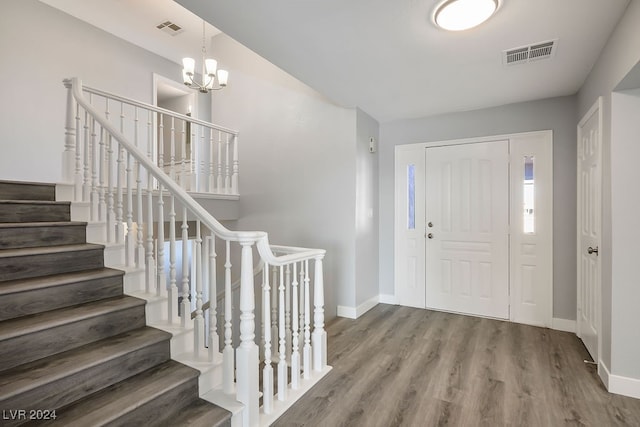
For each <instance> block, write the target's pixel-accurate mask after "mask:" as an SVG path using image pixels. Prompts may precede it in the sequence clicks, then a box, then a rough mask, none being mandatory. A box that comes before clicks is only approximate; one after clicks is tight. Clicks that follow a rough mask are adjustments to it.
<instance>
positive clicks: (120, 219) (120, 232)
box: [116, 142, 125, 245]
mask: <svg viewBox="0 0 640 427" xmlns="http://www.w3.org/2000/svg"><path fill="white" fill-rule="evenodd" d="M116 147H117V150H118V159H117V163H118V166H117V171H116V243H118V244H120V245H121V244H123V243H124V233H125V229H124V202H123V194H122V193H123V191H122V187H123V186H124V168H125V166H124V148H122V144H120V143H119V142H118V145H117V146H116Z"/></svg>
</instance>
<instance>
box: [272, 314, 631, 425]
mask: <svg viewBox="0 0 640 427" xmlns="http://www.w3.org/2000/svg"><path fill="white" fill-rule="evenodd" d="M327 334H328V343H329V349H328V361H329V364H330V365H332V366H333V370H332V371H331V372H330V373H329V374H328V375H327V376H326V377H325V378H324V379H322V380H321V381H320V382H319V383H318V384H317V385H316V386H315V387H314V388H313V389H312V390H311V391H310V392H309V393H307V394H306V395H305V396H304V397H303V398H302V399H301V400H300V401H298V403H296V404H295V405H294V406H293V407H292V408H291V409H289V410H288V411H287V412H286V413H285V414H284V415H283V416H282V417H280V418H279V419H278V420H277V421H276V422H275V423H274V424H273V425H274V426H331V427H333V426H349V427H351V426H366V427H370V426H373V427H376V426H380V427H387V426H411V427H412V426H419V427H422V426H492V427H493V426H533V427H537V426H544V427H546V426H565V425H566V426H569V425H577V426H640V400H638V399H632V398H626V397H623V396H618V395H613V394H609V393H607V391H606V389H605V388H604V386H603V385H602V383H601V382H600V379H599V378H598V376H597V373H596V371H595V367H594V366H592V365H588V364H585V363H584V360H585V359H588V353H587V352H586V350H585V348H584V346H582V343H581V342H580V341H579V340H578V339H577V338H576V336H575V335H574V334H570V333H566V332H559V331H554V330H550V329H545V328H537V327H533V326H527V325H520V324H516V323H509V322H504V321H498V320H491V319H482V318H476V317H470V316H462V315H456V314H450V313H442V312H435V311H430V310H420V309H413V308H408V307H398V306H390V305H383V304H380V305H378V306H377V307H375V308H374V309H372V310H370V311H369V312H368V313H366V314H365V315H364V316H362V317H361V318H360V319H358V320H355V321H354V320H350V319H342V318H338V319H335V320H334V321H332V322H331V323H330V324H329V325H328V326H327Z"/></svg>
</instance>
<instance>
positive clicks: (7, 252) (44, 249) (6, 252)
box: [0, 243, 104, 258]
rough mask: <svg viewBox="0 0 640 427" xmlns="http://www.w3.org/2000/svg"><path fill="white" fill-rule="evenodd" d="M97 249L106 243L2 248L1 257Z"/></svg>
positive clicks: (102, 247)
mask: <svg viewBox="0 0 640 427" xmlns="http://www.w3.org/2000/svg"><path fill="white" fill-rule="evenodd" d="M95 249H104V245H97V244H95V243H82V244H79V245H61V246H38V247H35V248H16V249H1V250H0V258H10V257H20V256H30V255H47V254H55V253H61V252H78V251H85V250H95Z"/></svg>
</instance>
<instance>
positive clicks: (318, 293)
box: [311, 256, 327, 371]
mask: <svg viewBox="0 0 640 427" xmlns="http://www.w3.org/2000/svg"><path fill="white" fill-rule="evenodd" d="M322 258H323V257H322V256H319V257H317V258H316V259H315V268H314V270H315V271H314V280H313V306H314V310H313V321H314V325H313V333H312V334H311V341H312V348H313V369H314V370H315V371H322V370H323V369H324V368H325V367H326V366H327V332H326V331H325V330H324V279H323V275H322Z"/></svg>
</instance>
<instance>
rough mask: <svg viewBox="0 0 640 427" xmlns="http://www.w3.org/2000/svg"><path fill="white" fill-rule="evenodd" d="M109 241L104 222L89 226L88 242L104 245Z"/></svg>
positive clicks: (89, 224)
mask: <svg viewBox="0 0 640 427" xmlns="http://www.w3.org/2000/svg"><path fill="white" fill-rule="evenodd" d="M106 241H107V226H106V224H105V223H103V222H90V223H88V224H87V242H90V243H104V242H106Z"/></svg>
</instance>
